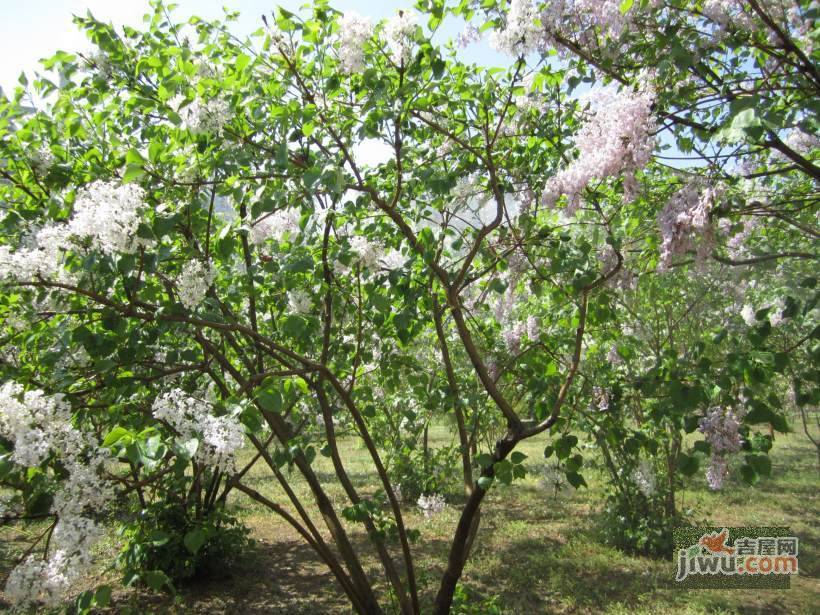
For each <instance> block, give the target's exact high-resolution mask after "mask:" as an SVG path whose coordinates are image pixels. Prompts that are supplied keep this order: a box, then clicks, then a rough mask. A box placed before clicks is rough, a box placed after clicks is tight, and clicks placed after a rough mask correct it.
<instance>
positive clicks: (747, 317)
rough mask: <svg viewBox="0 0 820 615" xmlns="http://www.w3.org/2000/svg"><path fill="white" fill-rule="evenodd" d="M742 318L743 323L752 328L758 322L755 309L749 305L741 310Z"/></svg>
mask: <svg viewBox="0 0 820 615" xmlns="http://www.w3.org/2000/svg"><path fill="white" fill-rule="evenodd" d="M740 316H741V318H743V322H745V323H746V324H747V325H748V326H750V327H751V326H753V325H754V324H755V323H756V322H757V319H756V318H755V309H754V308H753V307H752V306H751V305H749V304H748V303H747V304H746V305H744V306H743V309H741V310H740Z"/></svg>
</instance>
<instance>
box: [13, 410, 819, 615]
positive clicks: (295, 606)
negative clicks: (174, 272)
mask: <svg viewBox="0 0 820 615" xmlns="http://www.w3.org/2000/svg"><path fill="white" fill-rule="evenodd" d="M451 440H452V434H451V431H450V429H449V427H447V426H444V425H439V426H437V427H436V428H435V429H434V430H433V431H432V434H431V442H432V445H433V446H436V445H441V444H445V443H446V444H449V443H450V442H451ZM543 446H544V442H543V441H539V440H536V441H530V442H525V443H524V444H523V445H522V446H521V447H520V448H519V450H521V451H523V452H524V453H526V454H527V455H528V459H527V462H526V463H527V465H528V466H529V467H530V468H531V470H532V472H531V473H530V475H528V477H527V478H526V479H524V480H521V481H517V482H516V483H514V484H513V485H512V486H510V487H503V486H497V487H494V488H493V489H492V490H491V491H490V493H489V494H488V496H487V498H486V500H485V504H484V507H483V509H482V511H483V512H482V521H481V530H480V533H479V536H478V539H477V541H476V546H475V549H474V552H473V554H472V557H471V559H470V561H469V562H468V564H467V566H466V569H465V573H464V576H463V579H462V584H463V586H464V588H465V589H466V590H467V592H468V594H469V595H470V596H471V598H472V599H473V600H474V601H475V602H476V603H479V602H482V601H485V600H488V599H492V598H495V603H496V604H497V605H498V606H500V607H501V609H502V611H503V612H504V613H514V614H518V613H521V614H531V613H612V614H627V613H628V614H629V615H637V614H640V613H647V614H650V613H651V614H652V615H660V614H664V613H670V614H672V613H675V614H678V613H761V614H762V613H766V614H768V613H812V612H817V610H816V605H818V604H820V581H818V572H820V562H818V558H817V549H818V544H820V523H818V498H817V495H818V473H817V466H816V455H815V452H814V450H813V448H812V446H811V444H809V443H808V442H807V441H806V440H805V439H804V438H803V437H802V436H801V434H793V435H789V436H779V437H778V439H777V441H776V443H775V447H774V449H773V451H772V460H773V472H772V477H771V478H770V479H764V480H762V481H761V483H760V484H758V485H757V486H756V487H754V488H752V487H747V486H745V485H743V484H742V483H739V482H738V481H736V480H732V481H729V482H727V485H726V487H725V489H724V490H723V491H722V492H718V493H712V492H710V491H709V490H708V489H707V488H706V486H705V484H704V481H703V480H702V478H700V477H698V478H696V479H694V480H693V484H692V485H690V488H689V489H687V490H685V491H684V492H682V493H681V494H680V496H679V498H678V502H679V505H681V504H682V506H681V508H682V509H689V510H690V518H691V520H692V521H693V522H702V523H703V524H709V525H727V526H738V525H787V526H789V527H791V529H792V531H793V532H794V533H795V534H796V535H797V536H798V537H799V538H800V541H801V544H800V575H799V576H797V577H795V578H793V579H792V588H791V589H790V590H779V591H775V590H767V591H764V590H761V591H753V590H729V591H719V590H701V591H680V590H677V589H675V588H674V587H672V586H671V582H670V581H671V578H672V567H673V565H672V563H671V562H667V561H662V560H654V559H650V558H644V557H634V556H628V555H624V554H623V553H620V552H618V551H616V550H614V549H611V548H609V547H607V546H605V545H603V544H601V541H600V539H599V531H598V511H599V509H600V505H601V494H602V483H601V477H600V476H597V473H596V472H595V471H593V470H587V471H586V473H585V477H586V479H587V482H588V483H589V489H581V490H579V491H574V490H572V489H569V490H568V491H562V492H560V493H559V494H555V493H554V492H553V491H552V490H546V489H544V488H543V487H542V486H540V484H539V481H540V476H539V472H538V467H539V466H540V465H541V464H542V463H543V461H544V460H543V457H542V454H541V453H542V450H543ZM341 450H342V455H343V459H344V462H345V466H346V468H347V471H348V473H349V474H350V476H351V479H352V480H353V482H354V484H355V485H356V486H357V488H359V490H360V491H361V492H362V493H370V492H372V491H374V490H375V488H376V478H375V474H374V472H373V470H372V466H371V464H370V463H369V461H368V458H367V455H366V453H365V451H363V450H361V449H359V448H358V447H357V446H356V445H355V443H354V442H353V441H352V440H345V441H343V442H342V447H341ZM249 454H250V452H248V455H249ZM314 466H315V468H316V470H317V473H318V475H319V476H320V478H321V479H322V480H323V482H325V484H326V485H327V488H328V491H329V494H330V496H331V499H332V500H333V502H334V504H335V505H336V506H337V508H338V509H341V508H342V507H343V506H344V505H345V504H346V499H345V498H344V496H343V493H342V490H341V488H340V487H339V486H338V485H337V484H336V482H335V481H334V476H333V473H332V467H331V464H330V461H329V460H328V459H326V458H324V457H321V456H318V457H317V458H316V461H315V462H314ZM734 474H736V473H734ZM734 474H733V475H734ZM247 482H248V483H249V484H250V485H251V486H252V487H254V488H255V489H257V490H258V491H260V492H261V493H263V494H264V495H266V496H267V497H269V498H271V499H273V500H275V501H278V502H281V503H285V499H284V498H283V494H282V493H281V490H280V489H279V488H278V486H277V483H276V482H275V480H274V479H272V477H271V476H270V474H269V473H267V472H266V471H265V467H264V466H263V465H258V466H256V467H254V469H253V470H252V471H251V473H250V477H249V479H248V481H247ZM293 486H294V488H295V490H296V492H297V493H298V494H299V495H300V496H302V497H303V499H304V500H305V501H308V502H309V501H310V499H309V497H308V490H307V487H306V486H305V485H304V483H303V482H302V481H300V480H299V479H298V477H297V476H296V475H293ZM448 501H449V502H450V505H448V507H447V509H446V510H445V512H443V513H442V514H440V515H438V516H436V517H434V518H432V519H430V520H425V519H424V518H423V517H422V516H421V515H419V513H418V511H417V510H416V509H415V507H414V506H406V508H405V515H406V517H405V521H406V523H407V524H408V525H409V526H410V527H413V528H417V529H419V530H421V533H422V538H421V540H420V541H419V542H418V543H416V544H415V545H414V552H415V556H416V567H417V576H418V577H419V581H420V587H421V592H422V603H423V609H424V610H425V611H428V610H429V607H430V604H431V601H432V599H433V597H434V595H435V591H436V589H437V586H438V580H439V578H440V574H441V571H442V570H443V566H444V563H445V561H446V556H447V550H448V547H449V538H450V536H451V535H452V532H453V528H454V526H455V523H456V521H457V516H458V510H459V509H460V502H462V501H463V496H461V495H460V494H459V493H457V492H454V493H451V494H448ZM233 506H234V507H235V509H236V511H237V512H238V513H239V515H240V516H241V518H242V519H243V521H244V522H245V523H246V524H247V525H248V526H249V527H250V528H251V529H252V532H253V538H254V540H255V543H254V545H253V546H252V548H251V549H249V551H248V552H247V554H245V555H244V556H243V558H242V560H241V561H240V563H239V564H237V565H236V566H234V567H233V568H232V569H226V570H225V571H224V576H223V577H222V578H219V579H210V580H208V581H207V582H201V583H199V584H194V585H190V586H186V587H183V588H181V589H180V592H179V594H178V595H177V596H176V597H172V596H167V595H156V594H150V593H146V592H137V591H135V590H117V591H115V594H114V596H115V605H116V606H115V607H114V608H113V610H112V612H124V611H126V609H127V608H128V607H129V605H130V606H131V607H132V608H133V609H134V610H135V611H136V612H140V613H144V612H175V613H293V614H297V613H311V614H320V613H347V612H349V607H348V606H347V603H346V601H345V599H344V596H343V595H342V593H341V592H340V591H339V589H338V587H337V586H336V584H335V581H334V579H333V577H332V576H331V575H330V573H328V572H327V571H326V570H325V569H324V567H323V566H322V564H321V563H320V562H319V560H318V558H317V557H315V555H314V553H313V552H312V551H311V550H310V548H309V547H307V546H306V545H303V544H302V542H301V541H300V540H299V537H298V535H297V534H296V532H295V531H293V530H292V529H291V528H290V527H289V526H287V525H286V524H285V523H284V522H282V521H281V520H280V519H279V518H277V517H275V516H274V515H272V514H271V513H269V512H268V511H267V510H266V509H264V508H263V507H261V506H260V505H258V504H256V503H255V502H253V501H251V500H250V499H248V498H246V497H245V496H243V495H241V494H237V495H236V497H235V498H234V499H233ZM350 529H351V534H352V536H353V538H354V541H355V542H356V543H357V544H359V545H360V546H361V547H362V549H361V550H362V552H364V553H366V554H367V557H366V558H365V564H366V568H367V569H368V571H369V572H370V574H371V577H372V578H373V579H375V580H376V581H377V586H378V588H379V590H381V591H385V590H386V585H385V583H384V580H383V579H382V578H381V577H380V576H379V573H380V568H379V566H378V564H377V562H376V560H375V559H374V558H373V557H372V556H371V554H372V549H370V548H369V547H368V545H367V542H368V541H367V538H366V536H365V535H364V533H363V532H362V531H361V529H360V527H356V526H353V527H351V528H350ZM32 531H33V530H32ZM0 537H2V538H3V539H4V542H3V543H2V552H0V558H2V562H1V563H2V570H3V571H7V570H8V567H9V566H10V565H11V562H13V556H14V554H15V553H19V550H20V549H21V548H22V547H23V543H22V542H19V541H18V540H17V539H19V538H20V536H19V533H18V532H17V531H16V530H14V531H13V530H11V529H8V528H7V529H3V530H0ZM115 549H116V544H115V542H114V540H113V538H112V540H110V541H108V542H107V543H106V544H105V545H104V546H103V548H102V552H101V555H103V556H110V555H111V554H113V553H114V552H115ZM4 577H5V574H4V573H3V574H2V577H0V582H4ZM104 578H113V577H112V573H110V572H105V571H104V570H101V571H100V574H99V576H98V577H96V578H90V579H89V580H88V583H89V585H91V584H93V583H95V582H99V581H100V580H102V579H104Z"/></svg>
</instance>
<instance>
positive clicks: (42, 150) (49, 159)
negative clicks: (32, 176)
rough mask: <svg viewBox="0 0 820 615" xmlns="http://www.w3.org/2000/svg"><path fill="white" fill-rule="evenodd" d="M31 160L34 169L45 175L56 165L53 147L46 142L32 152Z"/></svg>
mask: <svg viewBox="0 0 820 615" xmlns="http://www.w3.org/2000/svg"><path fill="white" fill-rule="evenodd" d="M30 160H31V166H32V167H33V168H34V170H35V171H37V172H38V173H39V174H40V175H45V174H46V173H48V171H49V169H51V167H52V166H54V161H55V158H54V154H53V153H52V152H51V148H50V147H49V146H48V145H47V144H45V143H44V144H43V145H41V146H40V147H39V148H37V149H36V150H35V151H34V152H32V153H31V156H30Z"/></svg>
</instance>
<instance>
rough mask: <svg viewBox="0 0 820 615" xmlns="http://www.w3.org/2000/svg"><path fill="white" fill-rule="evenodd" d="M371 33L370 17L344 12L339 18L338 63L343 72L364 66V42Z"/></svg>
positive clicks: (357, 69)
mask: <svg viewBox="0 0 820 615" xmlns="http://www.w3.org/2000/svg"><path fill="white" fill-rule="evenodd" d="M372 34H373V26H372V24H371V23H370V19H368V18H366V17H362V16H361V15H359V14H358V13H355V12H349V13H345V14H344V15H343V16H342V18H341V19H340V20H339V63H340V64H341V65H342V70H343V71H344V72H345V73H348V74H350V73H357V72H360V71H361V70H362V68H363V67H364V44H365V43H366V42H367V40H368V39H369V38H370V37H371V36H372Z"/></svg>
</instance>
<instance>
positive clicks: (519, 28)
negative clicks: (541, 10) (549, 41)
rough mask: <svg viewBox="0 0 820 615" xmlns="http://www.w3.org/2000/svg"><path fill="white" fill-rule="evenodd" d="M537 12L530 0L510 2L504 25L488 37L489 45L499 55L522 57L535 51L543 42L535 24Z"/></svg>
mask: <svg viewBox="0 0 820 615" xmlns="http://www.w3.org/2000/svg"><path fill="white" fill-rule="evenodd" d="M538 17H539V16H538V11H537V9H536V6H535V4H534V3H533V2H532V0H512V2H511V3H510V10H509V11H507V15H506V19H505V25H504V28H502V29H501V30H495V31H494V32H493V33H492V34H491V35H490V45H491V46H492V48H493V49H495V50H496V51H498V52H500V53H505V54H507V55H510V56H523V55H527V54H528V53H530V52H532V51H535V50H536V49H537V48H538V46H539V45H540V44H541V41H542V40H543V33H542V30H541V27H540V26H539V25H538V24H537V23H536V19H538Z"/></svg>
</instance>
